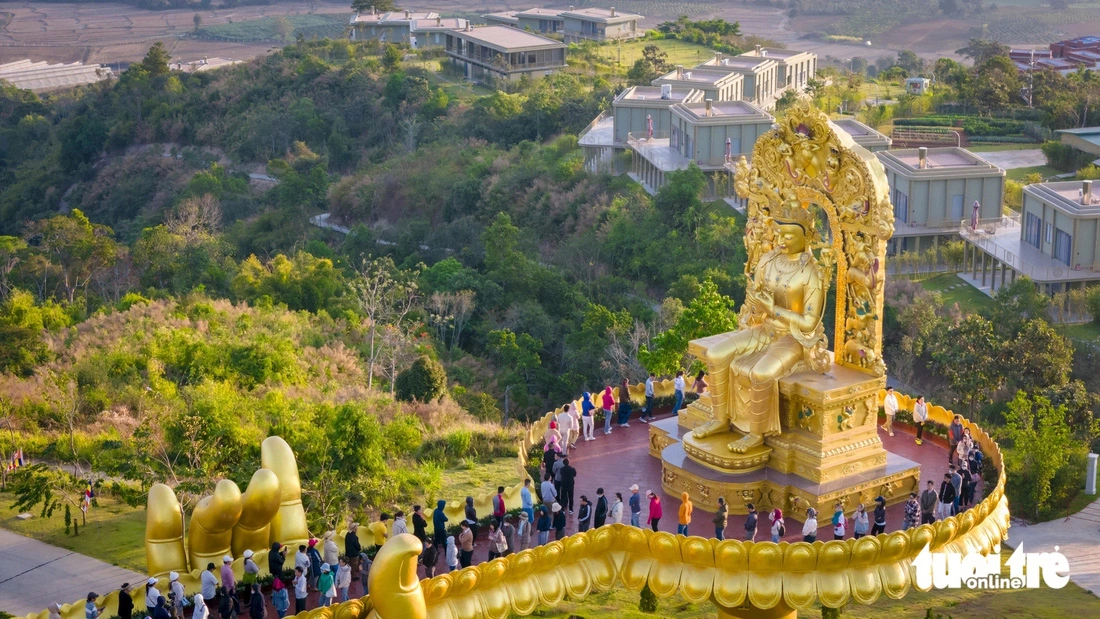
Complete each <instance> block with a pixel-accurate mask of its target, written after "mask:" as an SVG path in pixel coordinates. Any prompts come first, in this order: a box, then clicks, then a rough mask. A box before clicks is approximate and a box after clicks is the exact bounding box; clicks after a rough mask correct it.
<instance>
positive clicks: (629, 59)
mask: <svg viewBox="0 0 1100 619" xmlns="http://www.w3.org/2000/svg"><path fill="white" fill-rule="evenodd" d="M647 45H656V46H657V47H660V48H661V50H662V51H664V52H665V53H666V54H668V63H669V64H670V65H673V66H676V65H678V64H682V65H684V66H685V67H694V66H695V65H697V64H699V63H700V62H704V61H706V60H710V58H711V57H712V56H714V52H713V51H711V50H710V48H707V47H704V46H702V45H696V44H694V43H685V42H683V41H677V40H675V39H666V40H660V41H632V42H630V43H623V44H622V67H623V68H624V69H628V68H630V67H631V66H633V65H634V61H635V60H637V59H639V58H641V57H642V49H643V48H645V47H646V46H647ZM600 57H602V58H606V59H607V60H608V61H609V62H611V63H612V64H614V62H615V61H616V60H617V59H618V58H619V57H620V56H619V46H618V45H616V44H613V43H612V44H606V45H601V46H600Z"/></svg>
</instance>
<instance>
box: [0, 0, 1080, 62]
mask: <svg viewBox="0 0 1100 619" xmlns="http://www.w3.org/2000/svg"><path fill="white" fill-rule="evenodd" d="M867 1H870V0H835V1H834V0H819V4H816V5H815V6H818V7H824V8H823V9H821V10H823V11H825V12H829V11H833V14H813V15H806V14H803V15H799V16H797V17H795V18H793V19H792V18H789V17H788V16H787V12H786V10H784V9H778V8H772V7H763V6H760V5H757V4H749V3H745V2H740V1H737V0H681V1H676V2H665V1H658V0H587V1H585V2H579V1H578V0H550V1H549V2H538V1H535V0H531V1H524V0H503V1H502V0H408V1H407V2H398V4H399V5H400V6H402V7H404V8H410V9H432V10H436V11H439V12H441V13H443V14H445V15H462V16H466V17H476V16H478V15H480V14H483V13H487V12H492V11H501V10H509V9H525V8H529V7H531V6H545V7H548V8H565V7H567V6H568V5H569V3H570V2H573V3H574V4H577V5H578V6H603V7H609V6H615V7H616V8H617V9H618V10H620V11H624V12H626V11H629V12H634V13H640V14H642V15H645V16H646V19H645V20H644V21H643V22H642V26H644V27H647V28H651V27H654V26H656V25H657V24H658V23H660V22H663V21H667V20H674V19H676V18H677V17H678V16H680V15H689V16H691V17H692V18H693V19H708V18H712V17H722V18H724V19H726V20H729V21H737V22H740V23H741V29H742V31H743V32H744V33H745V34H753V35H759V36H763V37H766V38H769V39H772V40H776V41H779V42H781V43H783V44H785V45H787V46H789V47H798V48H800V49H807V50H809V51H813V52H815V53H817V54H818V55H819V56H821V57H822V59H826V58H828V57H832V58H835V59H840V60H843V59H845V58H851V57H853V56H861V57H864V58H868V59H870V60H872V61H873V60H875V59H877V58H879V57H881V56H892V55H894V54H896V53H897V50H900V49H912V50H914V51H916V52H918V53H920V54H921V55H923V56H926V57H929V58H932V57H937V56H940V55H953V52H954V50H955V49H958V48H959V47H962V46H963V45H965V44H966V41H967V39H969V38H970V37H974V36H981V35H983V34H984V35H985V36H988V37H993V38H996V39H998V40H1000V41H1002V42H1004V43H1008V44H1010V45H1017V46H1022V45H1034V46H1038V45H1043V44H1045V43H1049V42H1051V41H1055V40H1059V39H1062V38H1067V37H1072V36H1079V35H1083V34H1096V33H1100V0H1088V1H1086V2H1082V3H1076V2H1075V3H1074V4H1073V7H1072V8H1071V9H1068V10H1066V11H1051V10H1050V9H1049V8H1048V6H1047V2H1046V0H1007V1H1005V2H1000V3H998V5H999V7H1000V8H998V9H996V10H990V11H985V12H983V13H981V14H978V15H975V16H971V17H966V18H959V19H947V18H944V17H943V16H942V15H940V14H938V12H937V11H935V10H933V9H931V8H929V9H928V10H927V11H923V12H922V11H914V10H913V7H912V6H908V7H907V6H906V5H905V4H904V3H901V4H899V3H896V2H892V3H889V2H888V3H885V5H884V6H882V7H881V8H880V9H879V10H875V11H870V10H868V11H856V12H849V13H847V14H840V13H842V12H844V11H845V10H847V9H846V8H845V7H846V6H848V5H853V6H854V5H858V4H859V3H860V2H867ZM215 2H217V0H215ZM1040 2H1041V3H1042V4H1041V5H1040ZM830 3H832V4H830ZM918 3H919V2H917V3H914V4H918ZM349 5H350V0H331V1H320V0H319V1H315V2H309V0H297V1H290V2H279V3H277V4H273V5H270V6H242V7H237V8H232V9H221V8H216V9H208V10H200V11H198V14H199V16H200V17H201V18H202V29H203V30H204V31H205V35H204V36H203V37H202V38H198V39H197V38H194V37H191V36H189V35H190V34H191V33H192V31H193V30H194V22H193V19H194V15H195V14H196V11H194V10H187V9H180V10H170V11H149V10H145V9H139V8H136V7H133V6H129V5H125V4H114V3H80V4H76V3H73V4H65V3H52V2H26V1H24V2H0V62H8V61H11V60H18V59H22V58H31V59H33V60H48V61H53V62H73V61H78V60H82V61H84V62H95V63H104V64H112V65H113V64H116V63H118V64H121V65H123V66H124V65H125V64H127V63H129V62H133V61H135V60H139V59H141V57H142V56H143V55H144V54H145V51H146V50H147V49H148V48H149V46H150V45H152V43H153V42H154V41H157V40H160V41H164V42H165V43H166V44H167V45H168V49H169V51H170V53H171V55H172V58H173V60H177V59H178V60H182V61H185V62H186V61H190V60H197V59H200V58H202V57H213V56H224V57H228V58H237V59H245V58H251V57H253V56H257V55H260V54H264V53H267V52H268V51H269V50H270V49H272V47H273V46H276V45H278V44H279V43H276V42H275V40H276V39H277V38H278V37H276V36H274V34H273V33H274V32H275V29H274V27H273V24H274V20H275V18H277V17H287V18H288V19H289V20H290V22H291V24H292V26H293V27H294V29H295V31H296V32H301V33H302V34H304V35H306V36H312V35H315V34H317V35H321V34H328V35H330V36H331V35H339V34H340V31H341V27H340V26H341V24H340V20H343V19H347V18H350V16H351V8H350V6H349ZM830 7H832V8H830ZM838 7H839V8H838ZM888 7H895V8H893V9H891V8H888ZM901 13H904V14H901ZM829 34H843V35H851V36H858V37H860V38H864V39H867V40H870V41H871V43H872V44H871V46H865V45H858V44H854V43H833V42H826V41H823V40H821V37H822V36H825V35H829ZM250 39H266V40H260V41H256V40H250Z"/></svg>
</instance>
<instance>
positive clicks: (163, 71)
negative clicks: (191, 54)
mask: <svg viewBox="0 0 1100 619" xmlns="http://www.w3.org/2000/svg"><path fill="white" fill-rule="evenodd" d="M171 59H172V58H171V57H170V56H169V55H168V49H167V48H165V47H164V43H161V42H160V41H157V42H156V43H153V46H152V47H150V48H149V52H148V53H146V54H145V58H143V59H142V60H141V68H143V69H145V71H146V72H147V73H148V74H149V75H151V76H153V77H156V76H158V75H168V70H169V69H168V63H169V62H170V61H171Z"/></svg>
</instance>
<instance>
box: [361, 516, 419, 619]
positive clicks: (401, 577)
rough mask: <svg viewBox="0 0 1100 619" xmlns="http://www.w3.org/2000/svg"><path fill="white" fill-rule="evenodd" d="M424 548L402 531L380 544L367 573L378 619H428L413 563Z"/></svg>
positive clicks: (414, 563) (414, 538)
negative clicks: (380, 546) (380, 547)
mask: <svg viewBox="0 0 1100 619" xmlns="http://www.w3.org/2000/svg"><path fill="white" fill-rule="evenodd" d="M421 550H423V547H422V546H421V544H420V540H418V539H416V537H414V536H412V535H410V534H408V533H402V534H401V535H398V536H396V537H391V538H390V539H388V540H386V543H385V544H383V545H382V549H381V550H379V551H378V555H377V556H375V558H374V563H373V564H371V569H370V574H369V575H368V576H367V584H368V588H369V590H370V592H371V596H370V597H371V602H373V604H374V612H375V613H376V614H377V616H378V617H380V619H427V616H428V610H427V605H426V604H425V602H424V592H423V591H422V590H421V588H420V578H419V577H418V576H417V574H416V562H417V558H419V557H420V552H421Z"/></svg>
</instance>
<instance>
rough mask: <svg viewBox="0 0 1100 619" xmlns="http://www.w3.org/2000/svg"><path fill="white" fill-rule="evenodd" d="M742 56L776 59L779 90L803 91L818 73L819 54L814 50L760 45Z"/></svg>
mask: <svg viewBox="0 0 1100 619" xmlns="http://www.w3.org/2000/svg"><path fill="white" fill-rule="evenodd" d="M741 56H745V57H749V58H771V59H772V60H774V61H776V63H778V65H779V66H778V69H777V75H776V81H777V89H778V90H782V89H784V88H796V89H798V90H799V91H801V90H803V89H805V88H806V85H807V84H808V83H809V81H810V80H811V79H813V77H814V75H816V74H817V54H814V53H812V52H800V51H798V50H793V49H779V48H777V47H759V46H758V47H757V48H756V49H755V50H752V51H748V52H745V53H744V54H741Z"/></svg>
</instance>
